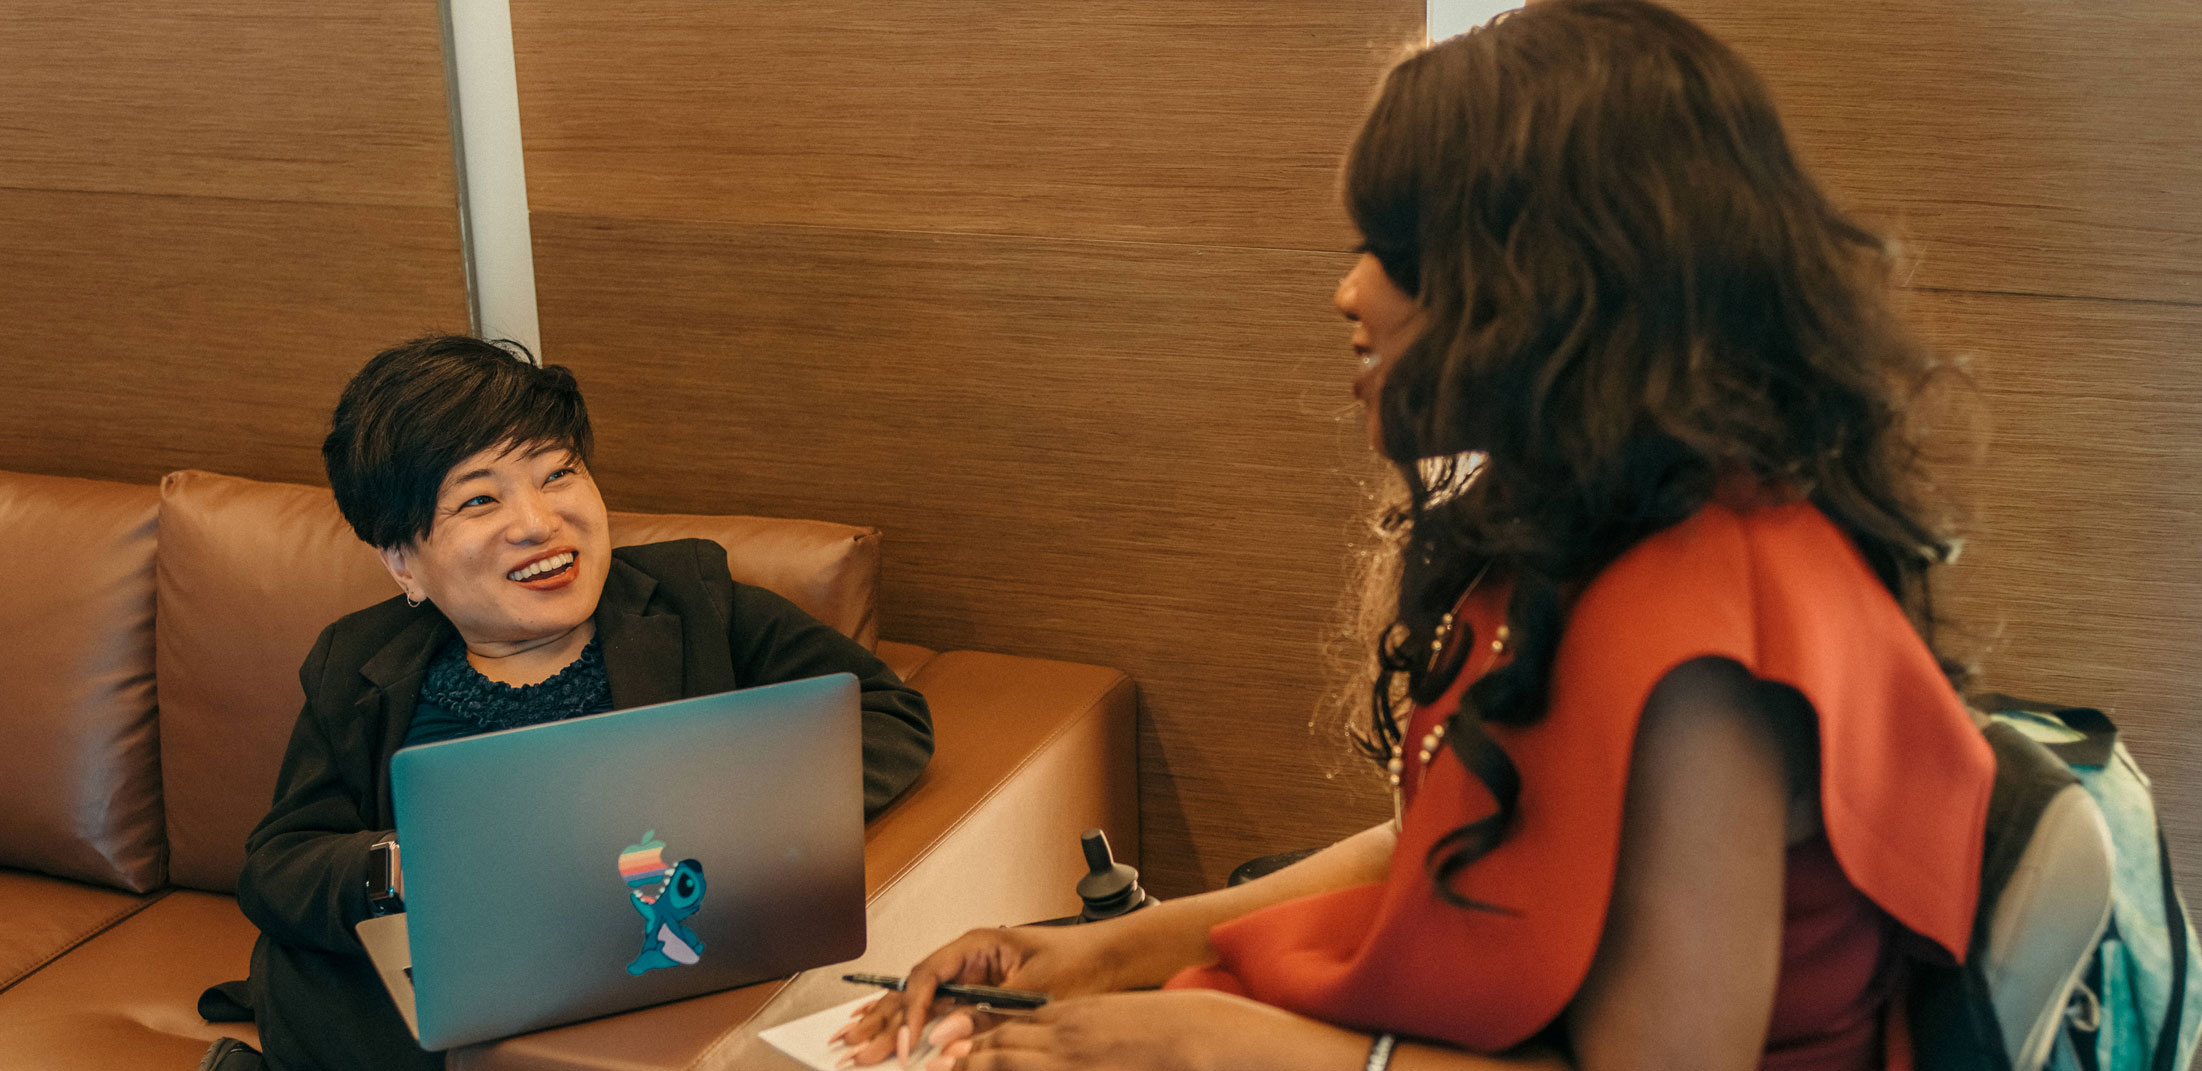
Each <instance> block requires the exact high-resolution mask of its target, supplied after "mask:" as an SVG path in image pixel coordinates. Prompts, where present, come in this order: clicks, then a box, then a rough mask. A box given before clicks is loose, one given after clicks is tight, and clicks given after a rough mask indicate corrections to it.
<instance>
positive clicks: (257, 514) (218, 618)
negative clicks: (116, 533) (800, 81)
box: [157, 471, 879, 892]
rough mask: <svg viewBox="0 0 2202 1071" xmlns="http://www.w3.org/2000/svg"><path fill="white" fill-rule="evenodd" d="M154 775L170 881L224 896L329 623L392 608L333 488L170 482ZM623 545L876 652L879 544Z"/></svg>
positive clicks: (801, 538) (725, 536) (798, 538)
mask: <svg viewBox="0 0 2202 1071" xmlns="http://www.w3.org/2000/svg"><path fill="white" fill-rule="evenodd" d="M160 493H161V506H160V509H161V522H160V523H161V535H160V553H159V563H160V565H159V579H158V588H159V599H160V629H159V635H158V637H157V648H158V652H159V655H158V661H157V664H158V667H159V676H160V697H161V703H160V732H161V748H160V749H161V774H162V778H163V785H164V787H165V791H166V798H167V803H168V839H169V848H170V856H169V873H170V876H171V879H172V880H173V881H174V882H175V883H176V884H178V885H184V886H188V887H191V888H195V889H208V890H213V891H217V892H228V891H232V890H234V889H235V888H236V883H237V872H238V870H239V869H240V868H241V867H242V866H243V865H244V844H245V837H246V835H247V834H248V833H250V832H251V831H252V827H253V825H254V824H255V823H256V822H258V821H259V819H260V816H261V815H262V814H264V813H265V812H266V811H267V807H268V802H269V801H270V800H271V799H273V798H274V793H275V774H276V770H277V768H278V767H279V766H280V765H281V763H282V758H283V747H284V745H285V743H287V742H288V740H289V738H290V731H291V726H292V724H293V723H294V722H295V721H296V720H297V718H298V710H299V707H300V705H301V704H302V703H303V702H304V696H303V695H301V694H300V692H299V689H298V664H299V663H300V662H301V661H303V660H304V659H305V657H306V652H307V651H308V650H309V649H310V648H311V647H312V646H313V641H314V638H315V637H316V636H318V635H320V633H321V630H322V629H323V628H325V627H327V626H328V624H329V622H331V621H334V620H336V619H337V618H338V617H341V616H343V615H344V614H347V613H350V612H351V611H353V610H357V609H359V608H361V607H364V606H367V605H370V604H372V603H375V602H378V601H380V600H382V599H386V598H389V597H390V596H391V595H393V594H396V592H397V586H396V584H395V583H394V582H393V581H392V580H391V579H390V576H389V574H388V573H387V572H386V571H385V570H384V569H383V567H382V563H381V560H380V559H379V558H378V557H377V555H376V554H375V552H374V550H373V549H372V548H370V547H368V546H367V545H366V544H364V543H361V542H360V541H359V539H358V538H357V537H356V536H354V535H353V534H352V531H351V529H350V528H349V527H348V526H346V525H345V523H344V521H343V518H342V517H341V516H339V515H338V513H337V509H336V501H335V499H334V497H333V496H331V495H330V493H329V491H328V490H327V489H326V488H319V487H306V486H301V485H298V484H282V483H263V482H260V481H256V480H244V479H239V478H236V477H232V476H219V475H215V474H213V473H207V472H188V471H187V472H177V473H172V474H170V475H169V476H168V478H167V479H165V480H163V481H162V482H161V492H160ZM611 522H612V539H613V542H614V543H615V544H622V545H624V544H627V543H635V542H647V541H654V540H660V539H671V538H676V537H681V536H701V537H705V538H710V539H714V540H717V541H718V542H719V543H720V544H722V545H724V546H726V547H728V565H729V567H730V568H731V570H732V571H733V574H734V578H735V579H736V580H739V581H742V582H744V583H751V584H757V585H759V586H762V587H766V588H770V589H771V590H773V591H776V592H778V593H779V594H781V595H783V596H786V597H787V598H788V599H789V600H791V601H793V602H794V603H795V604H796V605H797V606H800V607H802V608H803V609H804V610H806V611H808V612H810V613H811V614H812V615H814V616H816V617H818V618H820V619H821V620H823V621H825V622H826V623H827V624H830V625H833V626H834V627H836V628H839V629H841V630H842V631H843V632H845V633H847V634H849V635H851V636H853V637H855V638H857V639H858V640H860V641H864V642H866V643H871V642H873V641H874V639H875V637H876V632H877V626H876V624H875V619H876V606H877V601H876V600H877V595H878V580H879V538H878V533H877V532H875V531H873V530H871V529H866V528H853V527H849V526H847V525H839V524H827V523H824V522H819V521H794V520H775V519H767V518H757V517H698V516H652V515H644V514H627V513H614V514H612V517H611Z"/></svg>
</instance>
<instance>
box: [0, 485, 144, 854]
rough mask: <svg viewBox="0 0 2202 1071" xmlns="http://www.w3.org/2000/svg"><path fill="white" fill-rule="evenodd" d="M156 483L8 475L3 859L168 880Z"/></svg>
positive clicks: (4, 507)
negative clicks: (157, 712) (156, 680)
mask: <svg viewBox="0 0 2202 1071" xmlns="http://www.w3.org/2000/svg"><path fill="white" fill-rule="evenodd" d="M159 505H160V500H159V496H158V495H157V494H156V493H155V492H154V490H153V489H152V488H150V487H138V486H132V485H129V484H119V483H106V482H103V481H98V480H76V479H66V478H62V477H55V476H27V475H21V474H18V473H0V561H6V562H7V563H8V572H9V577H10V581H9V585H8V593H7V595H6V597H5V598H0V636H4V637H6V640H5V642H0V681H4V682H6V685H5V687H0V739H5V740H6V741H7V746H6V747H4V748H0V866H13V867H21V868H24V869H28V870H36V871H40V872H43V873H47V874H53V875H57V876H60V877H66V878H73V879H76V880H79V881H88V882H93V883H95V884H99V885H111V886H114V887H116V888H121V889H127V890H130V891H132V892H144V891H145V890H147V889H151V888H153V887H154V886H156V885H159V884H160V883H161V880H162V877H163V874H164V865H165V858H164V856H165V852H166V844H165V842H164V839H163V836H162V831H161V790H160V789H161V786H160V769H159V742H158V739H157V736H156V730H155V725H154V696H153V550H154V540H155V528H154V524H155V518H156V514H157V511H158V509H159Z"/></svg>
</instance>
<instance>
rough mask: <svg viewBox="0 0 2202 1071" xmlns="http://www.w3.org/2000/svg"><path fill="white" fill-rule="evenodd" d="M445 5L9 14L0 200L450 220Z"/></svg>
mask: <svg viewBox="0 0 2202 1071" xmlns="http://www.w3.org/2000/svg"><path fill="white" fill-rule="evenodd" d="M443 82H444V79H443V52H442V31H441V29H440V22H439V17H438V15H437V9H436V5H434V4H396V5H393V4H386V3H377V2H374V0H325V2H316V3H313V4H295V5H294V4H272V5H271V4H265V3H253V2H250V0H180V2H175V3H158V4H147V3H117V2H112V0H109V2H89V3H87V2H81V0H13V2H11V3H8V4H6V5H0V131H5V132H6V135H5V142H6V146H7V148H6V151H5V152H0V186H12V187H17V188H36V189H62V190H101V191H118V192H134V193H167V194H193V195H199V196H206V197H236V198H249V199H255V200H294V201H348V202H356V203H363V204H380V205H415V206H422V207H436V208H440V209H443V210H444V211H446V212H450V211H455V206H456V204H457V197H456V194H455V193H454V191H453V186H452V170H451V148H450V134H451V127H450V118H449V113H448V112H447V110H446V109H445V106H444V84H443Z"/></svg>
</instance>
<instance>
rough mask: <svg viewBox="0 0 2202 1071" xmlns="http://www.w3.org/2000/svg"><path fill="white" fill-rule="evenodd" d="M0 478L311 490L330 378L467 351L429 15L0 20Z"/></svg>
mask: <svg viewBox="0 0 2202 1071" xmlns="http://www.w3.org/2000/svg"><path fill="white" fill-rule="evenodd" d="M0 130H4V131H6V135H5V139H4V143H5V151H0V281H4V282H5V285H4V286H0V322H5V323H7V324H8V330H7V331H6V332H4V333H0V381H4V382H5V383H7V385H8V387H7V389H6V390H4V391H0V468H10V469H22V470H28V471H33V472H48V473H60V474H67V475H78V476H94V477H107V478H113V479H126V480H150V479H154V478H157V477H158V476H160V475H161V474H163V473H165V472H168V471H171V470H173V469H177V468H182V467H187V466H198V467H205V468H212V469H218V470H221V471H225V472H232V473H237V474H240V475H247V476H260V477H268V478H278V479H292V480H308V481H318V480H319V479H320V472H321V465H320V457H319V453H318V448H319V445H320V439H321V436H322V435H323V434H325V433H326V432H327V428H328V414H329V409H330V407H331V405H333V404H334V402H335V400H336V393H337V390H338V389H339V388H340V387H341V386H342V384H343V382H344V380H345V379H346V378H348V377H349V376H350V374H351V373H352V372H353V371H355V370H356V369H357V368H358V366H359V365H360V364H361V363H362V362H364V361H365V359H366V358H367V356H368V355H370V354H372V353H374V352H375V350H377V349H379V348H381V347H382V346H385V345H388V344H389V343H391V342H393V341H396V340H398V339H402V338H406V337H410V336H412V335H416V334H420V333H422V332H424V331H426V330H431V329H441V330H461V331H463V330H465V328H466V293H465V277H464V269H463V266H462V264H461V261H460V255H459V230H458V216H457V200H456V194H455V192H454V189H453V179H452V163H451V151H450V119H449V115H448V112H447V110H446V108H445V105H444V86H443V59H442V41H441V31H440V27H439V23H438V16H437V12H436V8H435V5H433V4H426V5H422V4H414V5H399V6H396V7H393V6H391V5H388V4H379V3H371V2H366V0H331V2H328V3H316V4H311V5H291V6H284V5H274V6H271V5H267V4H259V3H248V2H244V0H181V2H177V3H161V4H151V3H80V2H63V0H20V2H15V3H10V4H7V5H5V6H0Z"/></svg>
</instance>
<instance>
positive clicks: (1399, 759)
mask: <svg viewBox="0 0 2202 1071" xmlns="http://www.w3.org/2000/svg"><path fill="white" fill-rule="evenodd" d="M1490 571H1491V563H1490V562H1484V563H1483V568H1481V569H1479V570H1477V571H1476V577H1475V579H1473V580H1470V581H1469V582H1468V587H1467V589H1466V590H1463V591H1462V592H1461V593H1460V599H1459V600H1458V601H1456V602H1455V603H1454V604H1453V609H1452V610H1448V611H1446V613H1445V616H1443V617H1441V618H1438V621H1437V631H1436V632H1434V633H1432V634H1431V637H1430V665H1431V667H1433V668H1434V667H1436V665H1437V664H1438V660H1439V659H1441V658H1443V657H1444V656H1445V645H1446V644H1447V643H1448V642H1450V641H1451V640H1452V638H1453V620H1454V615H1455V614H1457V613H1458V612H1459V610H1460V607H1461V606H1462V605H1464V604H1466V603H1467V601H1468V597H1469V596H1471V595H1473V594H1475V593H1476V586H1477V585H1479V584H1481V583H1483V578H1484V576H1485V574H1487V573H1489V572H1490ZM1512 638H1513V630H1512V629H1510V628H1508V627H1507V626H1506V625H1505V624H1503V623H1502V624H1500V625H1499V627H1498V629H1497V631H1495V632H1494V633H1493V634H1492V637H1491V654H1492V656H1493V657H1494V658H1496V657H1497V656H1499V655H1502V654H1505V653H1506V645H1507V643H1508V642H1509V641H1510V640H1511V639H1512ZM1461 671H1462V672H1466V671H1467V667H1466V666H1465V665H1464V666H1462V667H1461ZM1413 716H1414V715H1413V712H1412V711H1411V710H1410V711H1409V713H1408V719H1409V720H1410V721H1411V720H1413ZM1450 720H1451V719H1449V718H1440V719H1438V722H1437V724H1436V725H1433V726H1431V727H1430V731H1429V732H1426V733H1423V734H1422V746H1421V748H1420V749H1419V750H1418V751H1417V752H1416V758H1417V759H1419V760H1420V761H1421V765H1420V766H1419V767H1417V768H1416V771H1417V773H1418V774H1419V775H1420V776H1422V777H1424V778H1427V777H1428V776H1429V774H1430V762H1431V760H1433V759H1435V758H1436V757H1437V754H1438V750H1439V749H1440V748H1442V747H1443V746H1444V745H1445V725H1446V722H1448V721H1450ZM1384 770H1385V774H1386V776H1387V779H1388V780H1389V781H1390V782H1391V795H1392V829H1394V830H1398V829H1400V828H1402V825H1403V823H1404V822H1405V820H1406V813H1407V795H1406V789H1405V788H1404V787H1402V785H1401V781H1402V779H1403V778H1404V776H1405V774H1406V772H1407V741H1406V734H1405V733H1401V734H1400V739H1399V741H1398V742H1396V743H1394V744H1393V745H1392V755H1391V759H1390V760H1389V761H1387V762H1385V763H1384Z"/></svg>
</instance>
